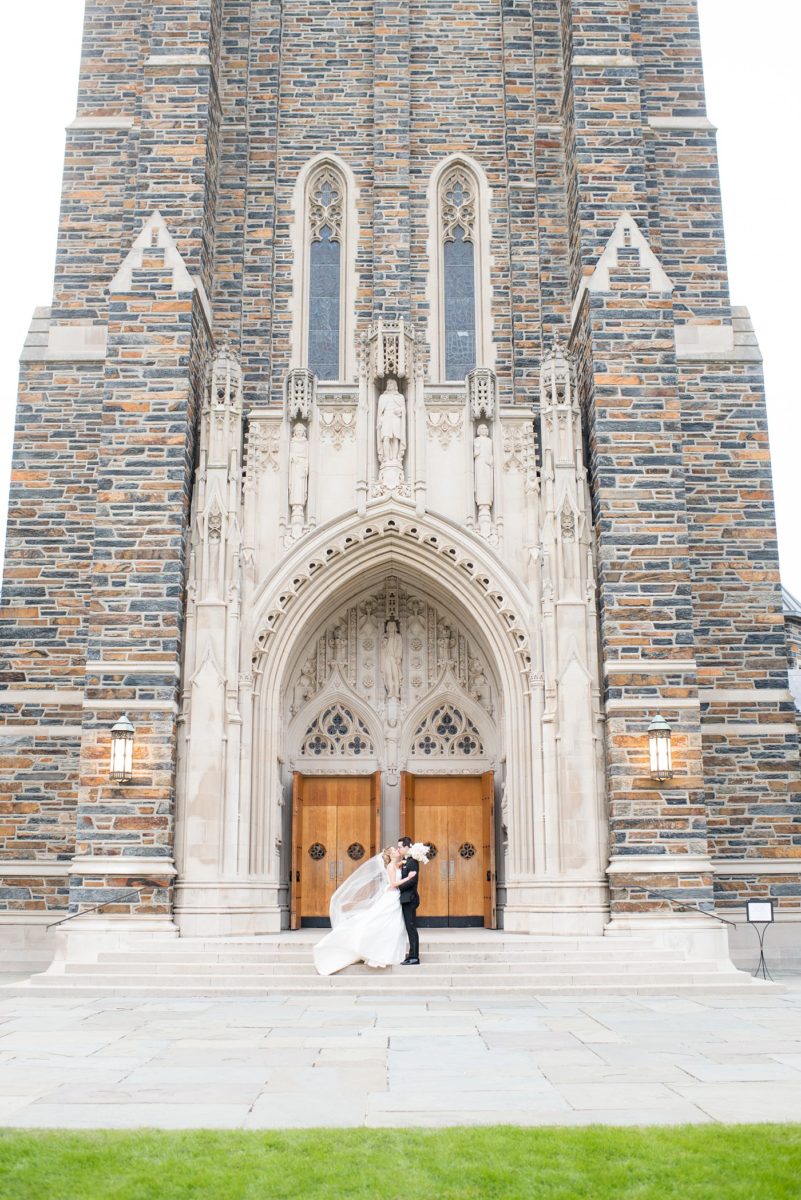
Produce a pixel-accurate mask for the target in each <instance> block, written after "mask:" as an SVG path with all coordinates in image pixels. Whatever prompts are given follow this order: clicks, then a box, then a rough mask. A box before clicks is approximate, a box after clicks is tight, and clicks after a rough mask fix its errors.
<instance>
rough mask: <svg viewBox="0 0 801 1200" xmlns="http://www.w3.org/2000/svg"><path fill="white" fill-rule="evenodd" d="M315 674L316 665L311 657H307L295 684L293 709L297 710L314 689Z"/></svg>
mask: <svg viewBox="0 0 801 1200" xmlns="http://www.w3.org/2000/svg"><path fill="white" fill-rule="evenodd" d="M316 674H317V666H316V663H315V661H314V659H313V658H307V659H306V661H305V663H304V664H303V666H302V667H301V668H300V675H299V676H298V681H297V683H296V684H295V704H294V710H295V712H298V711H299V710H300V709H301V708H302V706H303V705H304V704H305V703H306V701H307V700H308V699H309V697H310V696H311V694H312V692H313V690H314V683H313V680H314V677H315V675H316Z"/></svg>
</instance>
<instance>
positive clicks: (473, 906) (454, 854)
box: [448, 804, 484, 922]
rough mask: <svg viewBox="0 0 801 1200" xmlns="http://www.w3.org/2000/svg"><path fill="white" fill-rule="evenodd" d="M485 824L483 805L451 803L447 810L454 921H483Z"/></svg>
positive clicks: (450, 910)
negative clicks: (478, 919)
mask: <svg viewBox="0 0 801 1200" xmlns="http://www.w3.org/2000/svg"><path fill="white" fill-rule="evenodd" d="M483 833H484V830H483V821H482V810H481V806H480V805H477V804H469V805H468V804H452V805H451V806H450V807H449V809H448V844H449V857H450V863H449V868H448V875H449V879H450V889H449V892H450V894H449V905H448V908H449V913H450V916H451V918H452V919H457V918H458V919H462V920H468V919H473V920H475V919H477V918H480V919H481V922H483V916H484V885H483V874H484V869H483V863H484V849H483Z"/></svg>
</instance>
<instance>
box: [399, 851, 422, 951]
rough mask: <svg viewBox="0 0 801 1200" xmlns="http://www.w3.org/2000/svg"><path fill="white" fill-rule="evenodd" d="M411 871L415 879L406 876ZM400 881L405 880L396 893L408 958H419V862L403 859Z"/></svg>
mask: <svg viewBox="0 0 801 1200" xmlns="http://www.w3.org/2000/svg"><path fill="white" fill-rule="evenodd" d="M412 871H414V872H416V874H415V877H414V879H408V878H407V876H408V875H409V874H410V873H411V872H412ZM401 879H402V880H405V882H404V883H401V885H400V887H399V888H398V891H399V892H400V902H401V912H402V913H403V923H404V925H405V926H406V933H407V935H408V938H409V958H419V957H420V938H419V937H418V934H417V909H418V906H419V904H420V892H419V890H418V885H419V883H420V864H419V862H415V860H414V859H413V858H405V859H404V860H403V865H402V866H401Z"/></svg>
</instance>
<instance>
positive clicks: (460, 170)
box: [440, 164, 476, 242]
mask: <svg viewBox="0 0 801 1200" xmlns="http://www.w3.org/2000/svg"><path fill="white" fill-rule="evenodd" d="M440 222H441V226H442V240H443V241H444V242H452V241H453V237H454V234H455V232H456V230H457V229H461V230H462V233H463V235H464V240H465V241H466V242H472V241H475V233H476V185H475V180H474V179H473V176H472V174H471V173H470V172H469V171H468V170H467V169H466V168H465V167H463V166H461V165H460V164H457V165H456V166H454V167H452V168H451V169H450V171H447V172H446V173H445V176H444V178H443V180H442V183H441V184H440Z"/></svg>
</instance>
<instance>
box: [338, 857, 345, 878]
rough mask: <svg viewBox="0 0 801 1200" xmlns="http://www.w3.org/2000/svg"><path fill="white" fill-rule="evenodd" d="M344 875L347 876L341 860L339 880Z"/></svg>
mask: <svg viewBox="0 0 801 1200" xmlns="http://www.w3.org/2000/svg"><path fill="white" fill-rule="evenodd" d="M344 874H345V872H344V870H343V868H342V859H340V860H339V878H340V879H341V878H342V876H343V875H344Z"/></svg>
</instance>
